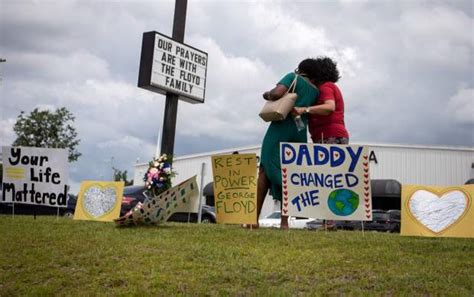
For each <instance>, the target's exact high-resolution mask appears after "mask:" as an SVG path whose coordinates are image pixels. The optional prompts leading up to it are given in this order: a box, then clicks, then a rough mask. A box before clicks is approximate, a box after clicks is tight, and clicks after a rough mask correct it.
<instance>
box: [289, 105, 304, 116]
mask: <svg viewBox="0 0 474 297" xmlns="http://www.w3.org/2000/svg"><path fill="white" fill-rule="evenodd" d="M305 110H306V108H305V107H293V110H292V111H291V114H292V115H294V116H299V115H302V114H304V113H305Z"/></svg>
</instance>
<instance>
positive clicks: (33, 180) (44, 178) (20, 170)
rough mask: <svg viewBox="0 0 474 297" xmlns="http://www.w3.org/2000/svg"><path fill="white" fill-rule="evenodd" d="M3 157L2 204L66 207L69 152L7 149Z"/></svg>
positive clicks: (3, 152)
mask: <svg viewBox="0 0 474 297" xmlns="http://www.w3.org/2000/svg"><path fill="white" fill-rule="evenodd" d="M2 156H3V190H2V192H3V195H2V199H1V200H0V202H10V203H11V202H14V203H23V204H38V205H46V206H55V207H65V206H67V190H68V187H67V182H68V152H67V150H65V149H48V148H34V147H9V146H4V147H2Z"/></svg>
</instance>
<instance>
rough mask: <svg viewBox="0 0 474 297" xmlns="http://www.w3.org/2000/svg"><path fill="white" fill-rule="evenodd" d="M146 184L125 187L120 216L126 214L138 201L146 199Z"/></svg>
mask: <svg viewBox="0 0 474 297" xmlns="http://www.w3.org/2000/svg"><path fill="white" fill-rule="evenodd" d="M145 190H146V188H145V186H126V187H124V188H123V198H122V207H121V208H120V216H123V215H125V214H126V213H127V212H129V211H130V210H131V209H132V208H134V207H135V206H136V205H137V203H138V202H143V201H145V199H146V196H145V194H144V193H145Z"/></svg>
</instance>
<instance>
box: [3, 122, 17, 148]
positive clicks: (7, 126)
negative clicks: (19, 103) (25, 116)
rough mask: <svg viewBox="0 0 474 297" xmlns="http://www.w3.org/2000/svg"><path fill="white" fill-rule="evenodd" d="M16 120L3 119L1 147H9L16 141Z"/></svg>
mask: <svg viewBox="0 0 474 297" xmlns="http://www.w3.org/2000/svg"><path fill="white" fill-rule="evenodd" d="M15 122H16V120H15V119H1V120H0V147H1V146H8V145H11V144H12V143H13V141H15V139H16V134H15V132H14V131H13V126H14V125H15Z"/></svg>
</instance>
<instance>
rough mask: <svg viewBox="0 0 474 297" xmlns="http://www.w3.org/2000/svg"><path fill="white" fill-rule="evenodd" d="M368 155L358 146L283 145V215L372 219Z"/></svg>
mask: <svg viewBox="0 0 474 297" xmlns="http://www.w3.org/2000/svg"><path fill="white" fill-rule="evenodd" d="M368 153H369V150H368V148H367V147H364V146H358V145H329V144H308V143H281V147H280V157H281V170H282V172H281V175H282V187H283V188H282V192H283V195H282V196H283V197H282V198H283V201H282V203H283V207H282V214H283V215H291V216H298V217H307V218H317V219H328V220H364V221H367V220H371V219H372V201H371V200H372V199H371V191H370V174H369V160H368Z"/></svg>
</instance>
